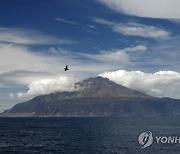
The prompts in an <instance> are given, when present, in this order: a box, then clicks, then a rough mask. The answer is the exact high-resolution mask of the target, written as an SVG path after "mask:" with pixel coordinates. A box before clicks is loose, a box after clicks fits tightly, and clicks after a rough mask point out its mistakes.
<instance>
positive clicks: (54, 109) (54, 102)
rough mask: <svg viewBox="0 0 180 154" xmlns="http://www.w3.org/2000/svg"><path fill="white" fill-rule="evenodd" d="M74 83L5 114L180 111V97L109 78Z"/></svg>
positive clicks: (154, 113)
mask: <svg viewBox="0 0 180 154" xmlns="http://www.w3.org/2000/svg"><path fill="white" fill-rule="evenodd" d="M75 86H76V87H77V88H78V89H79V91H75V92H56V93H52V94H48V95H42V96H37V97H35V98H33V99H31V100H29V101H27V102H24V103H19V104H17V105H15V106H14V107H13V108H12V109H10V110H8V111H6V112H5V113H4V114H2V116H38V117H39V116H58V117H89V116H90V117H104V116H106V117H112V116H114V117H123V116H151V117H152V116H175V115H179V114H180V100H175V99H170V98H156V97H152V96H148V95H145V94H143V93H140V92H137V91H133V90H131V89H128V88H126V87H123V86H121V85H118V84H116V83H114V82H112V81H110V80H108V79H106V78H102V77H97V78H89V79H86V80H84V81H82V82H79V83H76V84H75Z"/></svg>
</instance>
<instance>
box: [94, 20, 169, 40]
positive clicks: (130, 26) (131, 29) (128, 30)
mask: <svg viewBox="0 0 180 154" xmlns="http://www.w3.org/2000/svg"><path fill="white" fill-rule="evenodd" d="M94 22H97V23H100V24H104V25H107V26H109V27H111V28H112V30H113V31H114V32H116V33H120V34H123V35H126V36H140V37H145V38H153V39H168V38H170V35H171V33H170V32H168V31H166V30H164V29H162V28H158V27H155V26H148V25H144V24H139V23H135V22H130V23H127V24H121V23H116V22H112V21H108V20H105V19H101V18H95V19H94Z"/></svg>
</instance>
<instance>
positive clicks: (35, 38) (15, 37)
mask: <svg viewBox="0 0 180 154" xmlns="http://www.w3.org/2000/svg"><path fill="white" fill-rule="evenodd" d="M0 42H4V43H14V44H23V45H43V44H73V43H75V41H72V40H67V39H59V38H56V37H52V36H49V35H46V34H42V33H40V32H38V31H35V30H29V29H19V28H4V27H0Z"/></svg>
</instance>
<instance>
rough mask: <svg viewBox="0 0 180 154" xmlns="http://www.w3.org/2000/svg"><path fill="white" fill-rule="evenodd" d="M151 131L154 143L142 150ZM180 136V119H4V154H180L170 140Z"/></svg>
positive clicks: (0, 147)
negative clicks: (143, 139) (144, 136)
mask: <svg viewBox="0 0 180 154" xmlns="http://www.w3.org/2000/svg"><path fill="white" fill-rule="evenodd" d="M147 131H150V132H152V136H153V141H152V143H151V145H149V146H147V147H144V148H142V146H140V144H139V142H138V137H139V135H140V134H141V133H143V132H147ZM179 136H180V118H178V117H176V118H170V117H160V118H142V117H139V118H137V117H134V118H0V154H4V153H12V154H13V153H15V154H16V153H17V154H26V153H29V154H31V153H43V154H46V153H47V154H49V153H57V154H174V153H177V154H179V153H180V143H179V142H176V143H175V142H173V143H172V142H168V141H167V138H168V137H179ZM155 137H163V140H161V142H159V143H157V141H156V138H155ZM148 139H149V138H148ZM159 141H160V140H159ZM177 141H178V138H177ZM149 143H150V142H149ZM146 145H148V143H147V144H146Z"/></svg>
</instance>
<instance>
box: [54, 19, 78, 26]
mask: <svg viewBox="0 0 180 154" xmlns="http://www.w3.org/2000/svg"><path fill="white" fill-rule="evenodd" d="M56 20H57V21H61V22H64V23H68V24H72V25H78V23H77V22H74V21H69V20H65V19H62V18H56Z"/></svg>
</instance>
